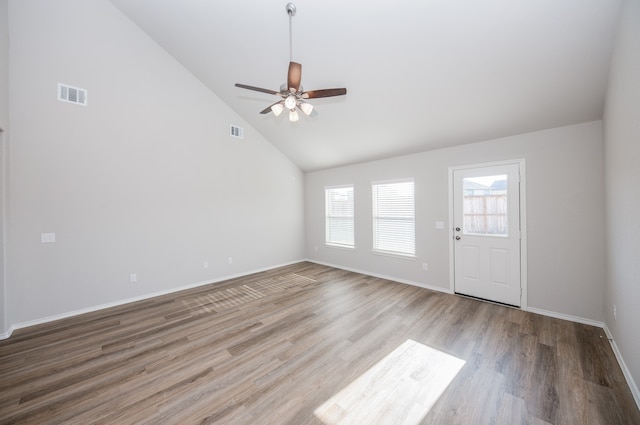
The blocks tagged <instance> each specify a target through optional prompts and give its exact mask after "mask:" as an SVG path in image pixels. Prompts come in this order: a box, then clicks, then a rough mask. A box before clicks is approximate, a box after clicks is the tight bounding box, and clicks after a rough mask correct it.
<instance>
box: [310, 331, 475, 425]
mask: <svg viewBox="0 0 640 425" xmlns="http://www.w3.org/2000/svg"><path fill="white" fill-rule="evenodd" d="M464 364H465V362H464V360H461V359H459V358H457V357H454V356H452V355H450V354H447V353H444V352H442V351H439V350H436V349H434V348H431V347H428V346H426V345H424V344H420V343H419V342H416V341H413V340H410V339H409V340H407V341H405V342H404V343H402V345H400V346H399V347H398V348H396V349H395V350H394V351H393V352H391V353H390V354H389V355H387V356H386V357H385V358H384V359H382V360H381V361H379V362H378V363H377V364H375V365H374V366H373V367H372V368H370V369H369V370H368V371H367V372H365V373H364V374H363V375H360V377H358V378H357V379H356V380H355V381H353V382H352V383H351V384H349V385H348V386H347V387H345V388H344V389H342V390H341V391H340V392H339V393H337V394H335V395H334V396H333V397H331V398H330V399H329V400H327V401H326V402H325V403H324V404H323V405H322V406H320V407H318V408H317V409H316V410H315V411H314V414H315V415H316V417H317V418H318V419H320V420H321V421H322V422H324V423H325V424H326V425H338V424H339V425H346V424H398V425H400V424H404V425H415V424H418V423H420V421H421V420H422V419H424V417H425V416H426V415H427V413H429V410H430V409H431V407H432V406H433V405H434V404H435V402H436V401H437V400H438V398H440V396H441V395H442V393H443V392H444V390H445V389H446V388H447V386H448V385H449V384H450V383H451V381H452V380H453V378H455V376H456V375H457V374H458V372H459V371H460V369H462V367H463V366H464Z"/></svg>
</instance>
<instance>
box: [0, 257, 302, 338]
mask: <svg viewBox="0 0 640 425" xmlns="http://www.w3.org/2000/svg"><path fill="white" fill-rule="evenodd" d="M302 261H305V260H296V261H291V262H288V263H284V264H278V265H274V266H269V267H264V268H260V269H256V270H251V271H247V272H244V273H238V274H234V275H228V276H222V277H219V278H216V279H213V280H207V281H203V282H196V283H192V284H189V285H184V286H179V287H176V288H171V289H167V290H164V291H158V292H152V293H149V294H144V295H140V296H137V297H133V298H128V299H124V300H118V301H114V302H110V303H105V304H100V305H96V306H91V307H87V308H82V309H79V310H74V311H69V312H66V313H61V314H55V315H53V316H48V317H43V318H40V319H35V320H30V321H27V322H22V323H17V324H13V325H11V326H10V327H9V329H8V330H7V331H6V332H4V333H1V334H0V340H3V339H7V338H9V337H10V336H11V334H12V333H13V331H15V330H16V329H22V328H28V327H30V326H35V325H41V324H43V323H49V322H53V321H56V320H60V319H66V318H68V317H73V316H78V315H80V314H85V313H92V312H94V311H99V310H104V309H105V308H111V307H117V306H120V305H123V304H128V303H132V302H136V301H142V300H146V299H149V298H153V297H159V296H162V295H167V294H172V293H174V292H180V291H184V290H187V289H193V288H197V287H199V286H205V285H210V284H212V283H220V282H224V281H226V280H230V279H236V278H239V277H244V276H248V275H252V274H254V273H260V272H264V271H268V270H273V269H277V268H278V267H284V266H289V265H291V264H297V263H300V262H302Z"/></svg>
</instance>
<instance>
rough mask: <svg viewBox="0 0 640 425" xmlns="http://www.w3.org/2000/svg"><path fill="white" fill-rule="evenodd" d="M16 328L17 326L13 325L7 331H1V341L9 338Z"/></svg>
mask: <svg viewBox="0 0 640 425" xmlns="http://www.w3.org/2000/svg"><path fill="white" fill-rule="evenodd" d="M14 330H15V328H14V327H13V326H10V327H9V329H7V330H6V331H5V332H2V333H0V341H2V340H3V339H7V338H9V337H10V336H11V334H12V333H13V331H14Z"/></svg>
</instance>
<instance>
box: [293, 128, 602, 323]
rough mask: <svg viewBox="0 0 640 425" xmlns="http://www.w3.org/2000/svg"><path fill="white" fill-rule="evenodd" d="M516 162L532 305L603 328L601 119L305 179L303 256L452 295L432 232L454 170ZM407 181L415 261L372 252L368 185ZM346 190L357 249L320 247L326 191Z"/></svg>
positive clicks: (444, 233)
mask: <svg viewBox="0 0 640 425" xmlns="http://www.w3.org/2000/svg"><path fill="white" fill-rule="evenodd" d="M519 158H524V159H525V160H526V171H527V175H526V180H527V188H526V196H527V221H528V229H527V230H528V247H527V248H528V305H529V307H533V308H538V309H542V310H547V311H548V312H552V313H560V314H564V315H569V316H573V317H576V318H582V319H588V320H591V321H600V322H601V321H603V319H604V317H603V296H604V286H603V285H604V230H603V227H604V207H603V200H604V193H603V185H604V184H603V162H602V126H601V122H600V121H596V122H590V123H585V124H580V125H574V126H569V127H562V128H557V129H550V130H545V131H540V132H535V133H529V134H523V135H519V136H513V137H506V138H502V139H497V140H490V141H485V142H480V143H474V144H469V145H464V146H458V147H453V148H447V149H441V150H435V151H429V152H424V153H419V154H413V155H407V156H402V157H398V158H393V159H388V160H382V161H375V162H369V163H364V164H358V165H352V166H346V167H340V168H336V169H330V170H324V171H318V172H313V173H307V175H306V182H305V205H306V219H307V221H306V229H307V256H308V258H310V259H312V260H314V261H319V262H323V263H328V264H334V265H337V266H341V267H345V268H349V269H355V270H362V271H365V272H368V273H371V274H376V275H386V276H390V277H393V278H396V279H400V280H404V281H409V282H417V283H421V284H426V285H430V286H435V287H440V288H443V289H445V290H448V288H449V238H448V230H437V229H435V222H436V221H444V222H445V223H446V225H445V227H446V228H447V229H448V226H449V225H448V214H449V213H448V207H449V197H448V196H449V194H448V167H450V166H455V165H463V164H473V163H482V162H491V161H500V160H507V159H519ZM404 177H414V178H415V188H416V217H417V218H416V255H417V261H412V260H406V259H400V258H393V257H385V256H380V255H375V254H372V253H371V246H372V242H371V240H372V239H371V225H372V220H371V188H370V184H371V182H372V181H376V180H385V179H394V178H404ZM341 184H354V185H355V221H356V224H355V226H356V227H355V232H356V234H355V238H356V241H355V243H356V249H355V250H353V251H348V250H345V249H337V248H331V247H327V246H325V245H324V187H325V186H332V185H341ZM315 247H317V248H318V251H317V252H316V251H315ZM423 262H426V263H428V265H429V271H423V270H422V263H423Z"/></svg>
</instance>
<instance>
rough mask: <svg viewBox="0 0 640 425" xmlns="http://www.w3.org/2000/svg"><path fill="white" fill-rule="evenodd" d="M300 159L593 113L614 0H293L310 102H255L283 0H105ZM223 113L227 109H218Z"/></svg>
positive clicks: (388, 152)
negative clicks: (302, 109) (276, 111)
mask: <svg viewBox="0 0 640 425" xmlns="http://www.w3.org/2000/svg"><path fill="white" fill-rule="evenodd" d="M111 1H112V3H113V4H115V5H116V7H118V8H119V9H120V10H121V11H122V12H123V13H124V14H125V15H127V16H128V17H129V18H130V19H131V20H132V21H133V22H134V23H136V24H137V25H138V26H139V27H140V28H142V29H143V30H144V31H145V32H146V33H147V34H149V35H150V36H151V37H152V38H153V39H154V40H155V41H156V42H157V43H158V44H159V45H160V46H162V47H163V48H164V49H166V50H167V51H168V52H169V53H170V54H171V55H172V56H174V57H175V58H176V59H177V60H178V61H179V62H181V63H182V64H183V65H184V66H185V67H186V68H187V69H189V70H190V71H191V72H192V73H193V74H194V75H195V76H196V77H197V78H198V79H200V80H201V81H202V82H203V83H204V84H205V85H207V86H208V87H209V88H210V89H211V90H212V91H213V92H214V93H215V94H216V95H217V96H219V97H220V98H221V99H222V100H223V101H224V102H226V103H227V104H228V105H229V107H231V108H232V109H233V110H235V111H236V112H237V113H238V114H239V115H240V116H242V117H243V118H244V119H245V120H246V121H247V122H248V123H249V124H250V125H251V126H253V127H254V128H255V129H256V130H257V131H258V132H260V133H261V134H262V135H263V136H264V137H265V138H266V139H267V140H269V141H270V142H271V143H273V145H275V146H276V147H277V148H278V149H280V150H281V151H282V152H283V153H284V154H285V155H287V156H288V157H289V158H290V159H291V160H292V161H293V162H295V163H296V164H297V165H298V166H299V167H300V168H301V169H302V170H304V171H312V170H318V169H323V168H330V167H335V166H339V165H344V164H351V163H356V162H362V161H368V160H373V159H380V158H385V157H391V156H397V155H401V154H406V153H413V152H419V151H424V150H429V149H435V148H440V147H446V146H453V145H460V144H465V143H471V142H478V141H482V140H488V139H493V138H498V137H503V136H510V135H515V134H521V133H526V132H530V131H535V130H541V129H546V128H553V127H558V126H564V125H570V124H576V123H580V122H586V121H591V120H596V119H600V118H601V117H602V113H603V108H604V100H605V92H606V84H607V76H608V69H609V60H610V57H611V53H612V46H613V43H614V39H615V36H616V24H617V18H618V13H619V10H620V6H621V0H519V1H513V0H483V1H479V0H401V1H394V2H391V1H384V2H382V1H375V0H374V1H354V0H352V1H345V0H340V1H338V0H323V1H317V0H316V1H312V0H294V1H293V2H294V3H295V5H296V7H297V14H296V16H295V17H294V18H293V59H294V61H296V62H300V63H301V64H302V85H303V86H304V88H305V90H313V89H320V88H333V87H346V88H347V89H348V93H347V95H346V96H341V97H334V98H326V99H314V100H312V101H311V102H310V103H313V105H314V106H315V108H316V111H317V113H314V114H312V115H311V116H309V117H307V116H301V118H300V120H299V121H298V122H295V123H292V122H289V120H288V118H287V116H286V114H283V115H281V116H280V117H275V116H274V115H273V114H267V115H260V114H259V112H260V111H261V110H263V109H264V108H266V107H267V106H268V105H270V104H271V103H273V102H275V101H277V100H278V98H277V97H275V96H273V95H269V94H263V93H259V92H252V91H247V90H242V89H240V88H237V87H235V86H234V84H235V83H243V84H248V85H253V86H259V87H264V88H268V89H272V90H279V88H280V85H281V84H283V83H284V82H285V81H286V76H287V67H288V63H289V17H288V15H287V12H286V4H287V3H288V1H287V0H245V1H238V0H180V1H176V0H111ZM230 124H234V123H230Z"/></svg>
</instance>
